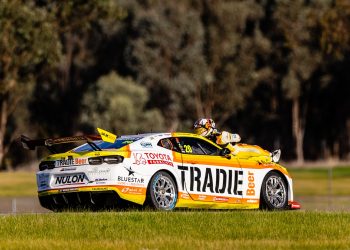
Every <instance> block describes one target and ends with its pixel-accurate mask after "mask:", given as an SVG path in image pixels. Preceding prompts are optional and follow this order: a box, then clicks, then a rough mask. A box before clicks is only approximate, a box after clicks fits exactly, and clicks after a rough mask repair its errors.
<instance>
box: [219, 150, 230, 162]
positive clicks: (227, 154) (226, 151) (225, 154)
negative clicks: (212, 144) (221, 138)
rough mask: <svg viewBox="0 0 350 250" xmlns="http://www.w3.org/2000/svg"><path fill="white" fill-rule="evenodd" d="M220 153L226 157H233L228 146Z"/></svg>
mask: <svg viewBox="0 0 350 250" xmlns="http://www.w3.org/2000/svg"><path fill="white" fill-rule="evenodd" d="M220 155H221V156H224V157H226V158H227V159H231V151H230V150H229V149H228V148H223V149H221V150H220Z"/></svg>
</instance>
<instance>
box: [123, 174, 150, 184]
mask: <svg viewBox="0 0 350 250" xmlns="http://www.w3.org/2000/svg"><path fill="white" fill-rule="evenodd" d="M118 181H119V182H128V183H139V184H143V183H145V179H143V178H137V177H125V176H118Z"/></svg>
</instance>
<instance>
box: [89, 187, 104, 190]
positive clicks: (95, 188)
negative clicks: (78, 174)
mask: <svg viewBox="0 0 350 250" xmlns="http://www.w3.org/2000/svg"><path fill="white" fill-rule="evenodd" d="M91 190H92V191H103V190H108V188H106V187H93V188H91Z"/></svg>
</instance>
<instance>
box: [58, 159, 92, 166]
mask: <svg viewBox="0 0 350 250" xmlns="http://www.w3.org/2000/svg"><path fill="white" fill-rule="evenodd" d="M85 164H87V160H86V159H82V158H75V159H73V158H68V159H61V160H57V161H55V167H62V166H71V165H85Z"/></svg>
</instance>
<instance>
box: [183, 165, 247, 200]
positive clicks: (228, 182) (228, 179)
mask: <svg viewBox="0 0 350 250" xmlns="http://www.w3.org/2000/svg"><path fill="white" fill-rule="evenodd" d="M178 169H179V170H181V185H182V189H184V188H185V180H189V182H190V183H189V185H187V187H188V186H189V191H190V192H193V191H195V192H203V193H206V192H210V193H216V194H223V193H228V194H233V195H242V194H243V192H242V188H243V187H242V186H243V180H242V178H243V171H241V170H231V169H230V170H226V169H220V168H216V169H214V168H198V167H188V166H178Z"/></svg>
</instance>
